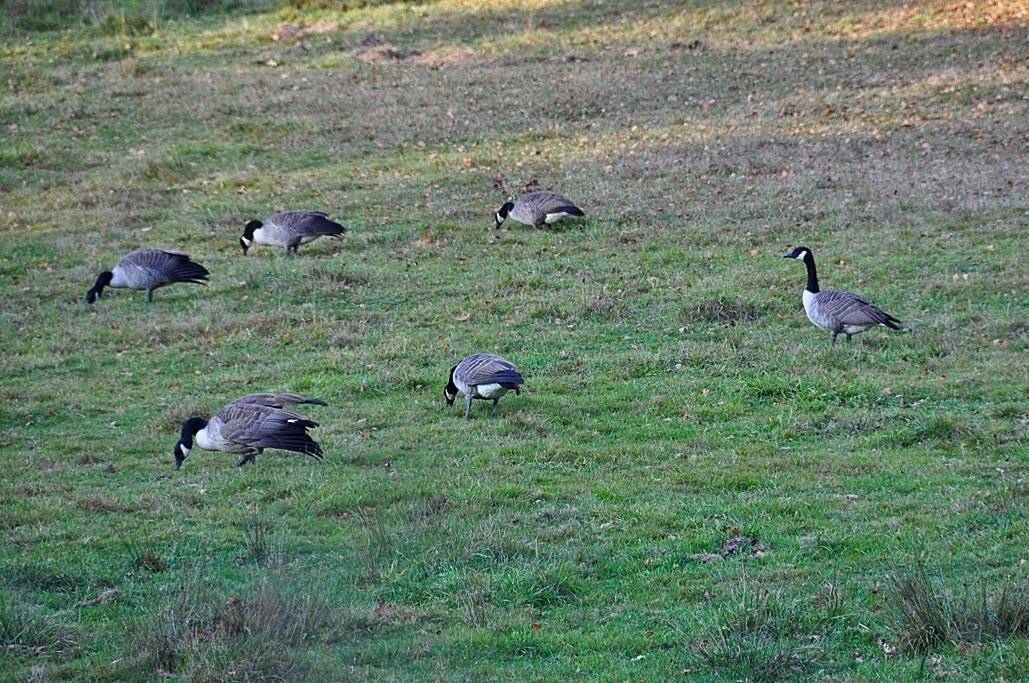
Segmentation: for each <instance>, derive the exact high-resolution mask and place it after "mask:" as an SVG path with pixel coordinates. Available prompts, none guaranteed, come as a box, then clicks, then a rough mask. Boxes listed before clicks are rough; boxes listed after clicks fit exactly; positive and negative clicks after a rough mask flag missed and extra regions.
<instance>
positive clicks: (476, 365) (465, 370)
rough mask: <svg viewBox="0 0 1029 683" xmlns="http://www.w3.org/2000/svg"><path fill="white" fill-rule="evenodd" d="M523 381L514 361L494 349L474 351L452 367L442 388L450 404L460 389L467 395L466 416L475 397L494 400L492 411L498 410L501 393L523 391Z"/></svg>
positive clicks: (466, 416)
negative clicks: (502, 356)
mask: <svg viewBox="0 0 1029 683" xmlns="http://www.w3.org/2000/svg"><path fill="white" fill-rule="evenodd" d="M523 384H525V380H524V379H522V376H521V375H520V374H518V367H517V366H516V365H515V364H514V363H512V362H511V361H509V360H507V359H506V358H501V357H500V356H495V355H493V354H491V353H473V354H472V355H470V356H467V357H465V359H464V360H462V361H461V362H460V363H458V364H457V365H455V366H454V367H452V368H450V379H449V380H448V381H447V386H446V387H445V388H444V389H443V397H444V398H446V399H447V405H448V406H452V405H454V399H455V398H457V392H461V393H462V394H464V395H465V397H466V398H467V399H468V405H467V407H466V408H465V411H464V417H465V419H466V420H467V419H468V414H469V413H470V412H471V410H472V399H474V398H480V399H483V400H488V401H493V411H492V413H491V414H493V413H496V412H497V402H498V401H499V400H500V397H501V396H503V395H504V394H506V393H507V392H508V391H510V390H512V389H514V392H515V394H521V393H522V391H521V386H522V385H523Z"/></svg>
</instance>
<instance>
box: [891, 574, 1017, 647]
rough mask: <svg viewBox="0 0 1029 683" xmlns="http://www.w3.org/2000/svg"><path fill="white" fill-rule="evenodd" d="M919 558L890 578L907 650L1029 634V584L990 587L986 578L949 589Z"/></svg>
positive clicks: (900, 634)
mask: <svg viewBox="0 0 1029 683" xmlns="http://www.w3.org/2000/svg"><path fill="white" fill-rule="evenodd" d="M944 583H945V582H944V581H943V580H942V579H940V578H939V577H934V576H931V575H930V574H929V571H928V570H927V569H926V567H925V565H924V563H922V562H921V561H918V562H916V563H915V564H914V566H913V567H912V568H910V569H905V570H901V571H898V572H897V573H895V574H894V575H893V577H892V578H891V587H890V588H891V590H890V592H889V605H890V610H891V612H892V614H893V617H894V622H895V628H896V632H897V636H898V640H899V642H900V644H901V646H902V648H903V649H904V650H905V651H908V652H913V653H917V654H925V653H928V652H932V651H935V650H938V649H940V648H941V647H944V646H945V645H947V644H949V643H962V642H964V643H981V642H984V641H988V640H1002V639H1005V638H1024V637H1026V636H1029V585H1027V584H1021V585H1007V584H1006V585H1002V586H1000V587H999V588H995V589H992V590H991V589H989V588H987V586H986V584H985V583H984V582H980V583H979V584H978V585H975V586H964V587H963V588H962V589H960V590H946V589H945V588H944V587H943V584H944Z"/></svg>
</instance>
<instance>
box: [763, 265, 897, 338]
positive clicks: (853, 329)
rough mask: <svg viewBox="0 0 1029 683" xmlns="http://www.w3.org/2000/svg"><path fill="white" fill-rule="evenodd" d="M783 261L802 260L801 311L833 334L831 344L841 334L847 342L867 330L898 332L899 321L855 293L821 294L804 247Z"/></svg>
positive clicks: (815, 270) (813, 269) (816, 275)
mask: <svg viewBox="0 0 1029 683" xmlns="http://www.w3.org/2000/svg"><path fill="white" fill-rule="evenodd" d="M783 258H792V259H796V260H798V261H803V262H804V265H805V266H806V267H807V286H806V287H805V288H804V295H803V302H804V312H805V313H806V314H807V317H808V320H810V321H811V322H812V323H813V324H814V325H815V326H816V327H819V328H821V329H823V330H825V331H826V332H828V333H830V334H831V335H832V342H831V343H830V345H835V344H836V337H837V336H838V335H840V334H845V335H847V341H850V338H851V337H852V336H853V335H855V334H861V333H862V332H864V331H865V330H867V329H868V328H870V327H876V326H881V327H887V328H889V329H892V330H899V329H900V321H899V320H897V319H896V318H894V317H893V316H892V315H890V314H889V313H885V312H883V311H882V310H881V309H880V308H879V307H878V306H876V305H875V304H873V303H872V302H870V301H868V300H867V299H864V298H862V297H860V296H858V295H857V294H852V293H851V292H844V291H837V290H830V291H827V292H823V291H821V289H820V288H819V287H818V271H817V269H816V268H815V257H814V255H812V253H811V250H810V249H808V248H807V247H797V248H796V249H794V250H793V251H791V252H790V253H789V254H786V255H785V256H784V257H783Z"/></svg>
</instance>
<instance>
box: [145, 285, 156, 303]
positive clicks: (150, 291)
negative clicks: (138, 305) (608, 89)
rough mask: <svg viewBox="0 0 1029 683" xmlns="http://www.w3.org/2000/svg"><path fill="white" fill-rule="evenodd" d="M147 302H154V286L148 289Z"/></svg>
mask: <svg viewBox="0 0 1029 683" xmlns="http://www.w3.org/2000/svg"><path fill="white" fill-rule="evenodd" d="M146 302H147V303H148V304H152V303H154V290H153V288H151V289H148V290H146Z"/></svg>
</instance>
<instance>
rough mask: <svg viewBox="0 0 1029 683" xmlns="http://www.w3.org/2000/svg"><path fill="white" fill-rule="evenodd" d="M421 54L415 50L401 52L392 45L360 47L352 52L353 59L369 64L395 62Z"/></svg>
mask: <svg viewBox="0 0 1029 683" xmlns="http://www.w3.org/2000/svg"><path fill="white" fill-rule="evenodd" d="M419 55H421V53H420V52H418V51H417V50H415V51H413V52H401V51H400V50H398V49H396V48H395V47H393V46H392V45H375V46H372V47H365V48H361V49H360V50H355V51H354V52H353V57H354V59H356V60H358V61H361V62H367V63H369V64H395V63H397V62H403V61H406V60H408V59H413V58H415V57H418V56H419Z"/></svg>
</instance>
